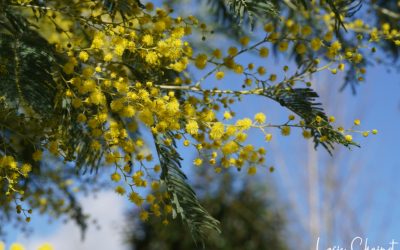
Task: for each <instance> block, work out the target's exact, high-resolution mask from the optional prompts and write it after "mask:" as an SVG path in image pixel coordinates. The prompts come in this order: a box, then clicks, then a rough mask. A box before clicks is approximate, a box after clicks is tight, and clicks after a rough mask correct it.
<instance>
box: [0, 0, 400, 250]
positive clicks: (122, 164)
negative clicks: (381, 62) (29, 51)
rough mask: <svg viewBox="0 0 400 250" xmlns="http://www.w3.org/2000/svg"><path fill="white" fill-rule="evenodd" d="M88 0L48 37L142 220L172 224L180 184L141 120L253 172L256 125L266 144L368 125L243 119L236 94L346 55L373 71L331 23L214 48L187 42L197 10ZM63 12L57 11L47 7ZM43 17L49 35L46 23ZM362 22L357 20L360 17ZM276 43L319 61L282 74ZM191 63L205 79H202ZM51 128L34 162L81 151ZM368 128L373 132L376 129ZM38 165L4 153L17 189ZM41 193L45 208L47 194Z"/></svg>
mask: <svg viewBox="0 0 400 250" xmlns="http://www.w3.org/2000/svg"><path fill="white" fill-rule="evenodd" d="M17 2H18V3H19V4H26V3H28V2H30V1H20V0H18V1H17ZM90 2H91V1H88V3H86V2H85V3H82V5H83V6H85V7H82V9H81V11H80V12H79V20H81V19H83V20H81V22H83V23H84V24H85V30H83V31H84V32H82V30H74V29H76V27H78V25H75V26H76V27H75V26H74V25H71V24H73V23H74V22H75V21H76V20H74V18H71V16H69V15H64V14H63V13H62V12H60V13H57V15H56V16H55V17H53V16H51V17H48V18H52V19H51V20H52V22H55V23H56V24H57V23H60V25H59V26H60V27H61V28H60V29H62V30H64V31H62V32H58V33H57V32H55V31H54V34H58V35H52V36H51V41H49V42H51V43H54V44H55V45H56V46H55V47H56V48H57V49H58V51H59V52H60V53H62V54H63V56H64V57H65V63H64V64H63V65H62V71H63V76H62V77H60V79H57V80H58V82H59V83H60V86H62V88H60V93H58V96H59V98H60V100H58V103H62V105H64V106H66V107H67V110H68V113H69V114H71V117H70V119H71V120H72V121H73V122H74V124H77V126H78V127H79V128H80V129H81V131H83V132H84V135H85V136H86V137H85V138H89V139H88V140H89V141H88V142H85V143H87V144H88V145H90V150H91V151H92V152H95V153H98V154H99V155H104V156H103V158H101V160H102V163H104V165H106V166H107V167H104V166H101V167H104V168H107V169H108V171H109V172H110V173H111V175H110V179H111V181H112V182H113V183H114V184H115V192H116V193H118V194H120V195H124V196H126V197H127V198H128V199H129V200H130V201H131V202H132V203H134V204H136V205H137V206H138V207H140V209H141V210H140V211H141V212H140V216H139V217H140V219H142V220H143V221H146V220H148V218H149V216H156V217H161V218H162V219H163V221H164V223H165V224H167V223H168V217H169V216H170V215H171V214H172V213H173V207H172V206H171V204H170V202H169V200H170V198H171V197H170V193H168V191H166V189H165V188H163V182H162V181H160V178H159V174H160V171H161V170H162V166H160V164H157V163H154V161H156V160H157V159H156V158H157V155H156V154H155V152H151V151H150V150H149V149H148V147H147V145H146V143H145V140H144V138H143V137H142V136H141V134H140V133H139V130H140V128H142V127H143V128H144V129H145V130H146V131H147V132H149V133H151V135H152V136H153V138H155V140H157V143H158V144H162V145H163V146H165V147H174V146H175V143H177V144H178V145H183V146H185V147H189V148H192V149H194V150H195V151H196V152H197V155H196V158H195V159H194V160H193V165H195V166H197V167H203V166H205V165H206V163H207V164H209V165H210V167H212V168H214V170H215V172H216V173H220V172H222V171H223V170H225V169H229V168H236V169H238V170H241V169H245V172H247V174H249V175H254V174H255V173H256V172H257V171H258V170H257V168H260V167H265V161H266V153H267V150H266V149H265V148H264V147H255V146H254V145H252V144H246V140H247V137H248V133H249V130H251V129H257V130H259V131H260V132H261V133H262V134H263V135H264V138H265V141H267V142H270V141H271V140H272V139H273V138H275V137H273V132H272V131H273V130H274V129H275V130H278V131H279V132H280V134H281V135H282V136H288V135H290V134H291V133H292V132H293V130H295V129H299V130H300V131H302V135H303V136H304V138H306V139H308V138H311V137H313V136H315V133H317V132H319V133H320V134H318V136H317V137H316V140H317V141H318V142H320V143H323V142H325V141H326V140H328V139H329V137H328V136H329V133H333V132H339V133H340V134H342V135H343V138H344V140H345V141H346V142H348V143H351V142H352V141H353V137H352V135H350V134H349V133H353V132H360V131H355V130H352V129H350V130H345V129H343V128H341V127H338V128H335V127H332V126H331V125H332V124H333V123H334V122H335V119H334V118H333V117H329V118H326V117H322V116H316V117H312V118H309V117H307V120H302V119H301V118H299V119H298V121H296V117H297V116H295V115H290V116H289V117H288V119H287V121H285V122H284V123H282V124H272V123H270V121H269V118H268V119H267V116H266V115H265V114H264V113H261V112H258V113H256V112H254V113H255V114H249V117H252V118H249V117H245V118H242V119H236V117H235V116H236V114H235V112H234V111H232V110H231V106H232V104H234V103H235V102H237V101H240V100H241V98H242V96H244V95H264V96H265V95H267V94H269V93H265V91H266V89H267V88H268V90H271V93H274V94H276V95H278V93H279V92H280V91H289V90H291V88H293V87H294V86H295V85H296V84H299V83H303V84H305V85H306V86H307V87H310V76H311V75H312V74H314V73H316V72H320V71H324V70H330V71H331V72H332V73H337V71H338V70H339V71H343V70H345V68H346V65H353V66H354V65H355V66H356V67H357V74H359V75H360V76H361V75H363V74H365V72H366V71H365V68H364V67H363V66H362V65H363V61H364V57H363V54H362V53H361V51H360V50H359V48H348V47H345V46H344V45H343V44H342V43H341V42H340V41H339V40H335V37H334V31H333V30H332V28H329V29H327V30H326V33H325V34H323V35H322V36H321V35H320V34H317V33H316V32H315V31H314V30H313V29H311V27H310V26H308V24H306V23H304V24H302V23H297V22H295V21H294V20H291V19H287V20H285V19H284V18H282V21H281V22H282V23H281V24H282V27H281V28H280V27H276V25H274V24H272V23H267V24H266V25H265V26H264V28H263V29H264V32H265V38H263V39H262V40H261V41H259V42H256V43H252V41H251V39H250V38H249V37H247V36H244V37H242V38H241V39H239V41H238V42H239V44H238V46H234V45H232V46H230V47H228V48H226V49H219V48H217V49H215V50H213V51H212V52H211V53H207V52H203V51H201V50H195V49H194V48H192V47H191V44H190V43H189V42H188V39H187V37H188V36H189V35H190V34H191V33H192V32H195V31H196V30H200V32H202V31H204V30H206V29H207V25H205V24H199V21H198V20H197V19H196V18H195V17H193V16H189V17H179V16H178V17H172V16H171V15H170V14H169V13H170V10H167V9H160V8H154V6H153V5H151V6H150V5H147V7H146V9H139V8H138V9H136V10H135V15H133V16H131V17H129V19H128V20H119V22H114V23H113V22H111V20H112V18H111V16H110V15H109V14H107V12H105V10H104V9H102V8H100V7H98V6H95V5H92V3H90ZM88 10H90V11H88ZM88 13H90V14H88ZM53 14H54V13H53V12H49V14H48V15H53ZM32 18H33V17H32ZM321 18H323V20H324V21H326V22H327V23H330V22H331V21H332V20H331V16H329V15H328V16H323V17H321ZM38 25H39V30H42V31H41V32H42V33H43V34H46V27H48V26H47V23H46V21H41V22H39V24H38ZM360 25H362V24H360V23H357V25H356V24H354V27H358V26H360ZM79 26H80V25H79ZM349 28H351V27H350V26H349ZM82 33H84V35H83V34H82ZM370 36H371V38H370V40H371V42H375V41H377V40H379V39H380V38H382V37H383V38H385V39H398V34H397V33H395V32H394V31H393V30H391V29H390V27H386V26H385V27H383V30H382V31H381V30H379V31H378V30H372V31H371V33H370ZM395 41H398V40H395ZM397 43H400V42H397ZM397 43H396V44H397ZM273 47H274V48H275V49H277V52H278V53H282V54H285V53H288V51H290V50H292V51H293V52H294V53H296V54H297V55H298V56H299V57H301V58H303V59H307V60H304V61H307V62H309V64H307V65H305V66H307V67H305V68H306V69H307V70H305V71H304V72H303V73H301V74H300V73H298V72H297V71H296V72H292V70H291V69H290V68H289V66H287V65H285V66H283V67H282V71H281V72H272V71H271V69H270V68H268V67H267V65H268V64H267V63H266V60H269V58H268V57H269V56H270V50H271V49H273ZM247 52H256V53H255V54H256V55H258V56H259V58H261V60H259V61H257V63H255V62H250V63H246V64H244V63H241V61H240V60H239V56H240V55H242V54H243V53H247ZM316 54H318V55H320V56H321V57H324V58H325V61H326V60H327V61H328V63H327V64H326V65H322V64H323V62H324V61H323V60H321V59H320V58H318V57H315V56H314V55H316ZM332 67H334V68H332ZM189 69H191V70H194V71H195V72H197V73H199V74H201V75H202V76H203V77H202V78H200V80H199V81H194V79H192V77H191V75H190V74H189ZM204 72H206V73H204ZM228 74H234V75H235V79H239V80H238V81H237V82H238V83H239V84H240V85H242V84H243V86H242V87H243V90H233V89H234V88H228V89H223V87H220V85H217V86H218V87H214V88H211V87H209V88H208V87H207V84H206V83H207V81H210V82H213V81H221V86H222V80H223V79H227V77H226V76H227V75H228ZM209 76H212V77H209ZM360 79H361V78H360ZM232 84H235V83H232ZM270 86H272V87H270ZM66 113H67V112H66ZM253 115H254V116H253ZM297 115H299V114H297ZM360 124H361V122H360V121H359V120H356V121H354V125H355V126H359V125H360ZM60 126H62V124H60ZM52 131H53V133H52V134H51V135H47V136H45V139H44V140H43V142H42V143H43V148H41V149H37V150H36V151H34V152H33V154H32V159H33V161H34V162H39V161H41V160H42V158H43V157H44V154H43V153H44V151H48V152H50V153H51V154H52V155H54V156H57V157H65V155H68V160H69V161H74V160H76V159H77V156H76V155H75V150H78V149H70V148H68V145H66V143H65V141H64V138H65V137H63V136H62V135H61V134H59V132H57V131H58V126H56V129H53V130H52ZM54 131H56V132H54ZM315 131H317V132H315ZM321 131H322V132H321ZM361 133H362V134H363V135H364V136H366V135H368V134H369V133H370V132H369V131H361ZM371 133H372V134H376V133H377V131H376V130H373V131H372V132H371ZM160 135H168V136H169V137H162V138H165V139H164V141H162V142H159V141H158V140H159V138H160V137H159V136H160ZM64 136H65V135H64ZM66 151H68V152H69V154H66V153H65V152H66ZM71 151H72V153H71ZM31 169H32V167H31V166H30V165H29V164H25V163H19V162H17V160H16V159H14V158H13V157H12V156H8V155H4V156H0V170H1V172H2V173H3V174H2V175H1V176H0V177H2V178H3V180H2V182H6V185H7V186H8V189H9V190H14V191H17V192H19V193H20V194H23V190H19V189H17V186H16V184H17V183H18V182H19V180H20V179H21V178H24V177H26V176H28V174H29V172H30V171H31ZM4 173H5V174H4ZM0 183H1V182H0ZM147 187H148V188H150V189H151V190H152V194H151V195H148V196H143V195H142V194H141V192H139V188H147ZM142 196H143V197H142ZM40 203H41V204H42V205H43V206H45V204H46V200H41V202H40ZM19 210H23V209H22V208H19ZM0 249H1V248H0ZM16 249H17V248H16ZM43 249H47V248H43ZM43 249H42V250H43ZM14 250H15V249H14Z"/></svg>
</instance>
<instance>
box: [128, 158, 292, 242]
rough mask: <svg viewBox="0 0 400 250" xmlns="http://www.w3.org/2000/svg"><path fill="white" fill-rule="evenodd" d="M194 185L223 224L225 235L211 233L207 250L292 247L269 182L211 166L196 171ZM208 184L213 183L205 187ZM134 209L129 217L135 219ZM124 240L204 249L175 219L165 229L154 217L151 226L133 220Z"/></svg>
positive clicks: (200, 196)
mask: <svg viewBox="0 0 400 250" xmlns="http://www.w3.org/2000/svg"><path fill="white" fill-rule="evenodd" d="M193 174H194V175H196V177H195V178H194V181H192V183H191V184H192V186H193V187H194V188H195V190H196V192H197V193H198V197H199V201H200V203H201V204H202V205H203V206H204V208H205V209H206V210H207V211H209V212H210V214H211V215H212V216H213V217H214V218H216V219H217V220H219V221H220V228H221V234H218V233H217V232H215V231H210V232H209V237H208V238H206V239H204V247H205V249H213V250H242V249H246V250H261V249H275V250H286V249H289V248H288V246H287V243H286V239H285V224H286V222H285V215H284V214H283V213H282V211H283V210H281V209H279V205H277V203H276V200H275V199H274V198H272V197H273V195H272V194H273V191H272V189H270V188H269V187H268V185H267V184H266V183H263V182H262V181H261V180H258V181H257V180H255V178H254V177H250V178H246V177H245V176H243V175H241V174H240V173H237V172H236V171H234V172H233V171H229V172H227V173H225V174H219V175H215V173H214V171H213V170H212V168H210V167H209V166H203V167H202V168H201V169H197V171H195V173H193ZM205 183H209V185H204V184H205ZM136 213H137V212H136V211H131V213H130V215H129V217H130V218H137V217H138V216H137V214H136ZM129 224H131V225H133V226H130V230H128V232H127V234H126V236H127V241H128V242H129V243H130V244H131V249H133V250H139V249H143V250H146V249H147V250H151V249H165V250H168V249H171V250H172V249H174V250H186V249H199V250H200V249H204V248H203V246H202V245H201V244H197V245H196V243H195V242H194V241H193V240H192V237H191V234H190V231H189V230H188V228H187V227H186V226H185V225H182V223H180V222H179V221H177V220H173V221H171V222H170V223H169V224H168V225H164V224H162V223H161V221H160V220H159V219H157V218H155V217H152V218H150V219H149V221H147V222H141V221H139V220H133V221H132V222H131V223H129Z"/></svg>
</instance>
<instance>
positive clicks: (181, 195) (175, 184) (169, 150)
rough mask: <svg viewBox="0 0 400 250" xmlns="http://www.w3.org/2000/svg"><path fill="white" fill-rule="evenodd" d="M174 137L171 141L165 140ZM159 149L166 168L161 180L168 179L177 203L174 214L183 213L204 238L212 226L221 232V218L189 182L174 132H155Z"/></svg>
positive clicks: (195, 235) (195, 232)
mask: <svg viewBox="0 0 400 250" xmlns="http://www.w3.org/2000/svg"><path fill="white" fill-rule="evenodd" d="M166 139H168V140H169V141H171V144H170V145H166V144H165V140H166ZM154 140H155V143H156V149H157V153H158V157H159V160H160V165H161V169H162V173H161V180H162V181H163V182H164V183H165V185H166V187H167V191H168V193H169V195H170V202H171V203H172V205H173V207H174V217H176V216H177V215H179V216H180V217H181V218H182V220H183V221H184V222H186V223H187V225H188V226H189V229H190V231H191V233H192V235H193V238H194V239H195V240H196V239H203V238H204V237H206V235H207V234H206V233H207V231H209V230H215V231H217V232H219V231H220V230H219V227H218V224H219V222H218V221H217V220H216V219H214V218H213V217H212V216H211V215H210V214H209V213H208V212H207V211H206V210H205V209H204V208H203V207H202V206H201V204H200V202H199V201H198V200H197V197H196V194H195V192H194V191H193V189H192V188H191V187H190V185H189V184H188V183H187V182H186V179H187V177H186V175H185V174H184V173H183V172H182V170H181V167H182V166H181V160H182V158H181V157H180V155H179V153H178V152H177V151H176V144H175V140H174V135H173V134H172V133H170V132H169V133H166V134H165V135H154Z"/></svg>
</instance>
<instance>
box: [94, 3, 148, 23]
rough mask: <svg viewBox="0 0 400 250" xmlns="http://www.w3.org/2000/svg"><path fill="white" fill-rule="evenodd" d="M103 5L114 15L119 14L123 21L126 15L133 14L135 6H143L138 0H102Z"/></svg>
mask: <svg viewBox="0 0 400 250" xmlns="http://www.w3.org/2000/svg"><path fill="white" fill-rule="evenodd" d="M101 4H102V5H103V7H104V8H105V9H106V10H107V11H108V12H110V14H111V16H112V17H114V16H115V15H116V14H120V15H121V17H122V19H123V20H124V21H125V20H126V17H127V16H131V15H133V13H134V11H135V8H137V7H139V8H144V7H145V6H144V5H143V4H142V3H141V2H140V0H102V1H101Z"/></svg>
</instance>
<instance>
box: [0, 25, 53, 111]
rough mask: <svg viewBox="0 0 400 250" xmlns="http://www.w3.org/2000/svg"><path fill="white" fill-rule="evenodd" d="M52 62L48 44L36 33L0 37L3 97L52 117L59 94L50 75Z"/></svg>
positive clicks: (1, 93)
mask: <svg viewBox="0 0 400 250" xmlns="http://www.w3.org/2000/svg"><path fill="white" fill-rule="evenodd" d="M53 61H54V57H53V55H52V51H51V48H50V47H49V45H48V43H47V42H46V41H45V40H44V39H43V38H40V36H38V35H37V34H34V33H33V31H32V32H29V33H28V32H26V33H22V34H17V35H10V34H5V33H3V34H2V33H0V95H1V96H4V97H5V98H6V99H7V102H8V103H14V104H15V105H16V106H18V105H24V106H29V107H31V108H32V109H33V110H34V111H35V112H37V113H40V114H41V115H46V114H51V111H52V110H53V103H54V98H55V93H56V91H55V90H56V84H55V82H54V80H53V76H52V74H51V73H50V70H51V68H52V67H53V64H52V63H53ZM25 108H26V107H25Z"/></svg>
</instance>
